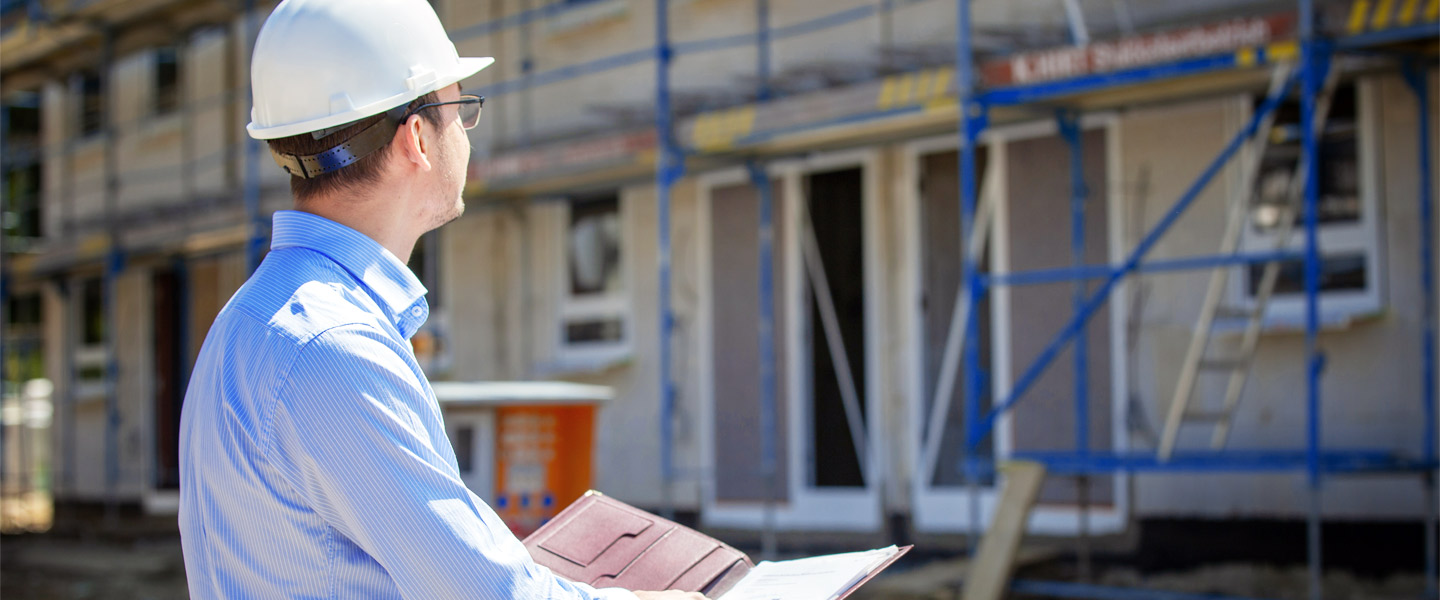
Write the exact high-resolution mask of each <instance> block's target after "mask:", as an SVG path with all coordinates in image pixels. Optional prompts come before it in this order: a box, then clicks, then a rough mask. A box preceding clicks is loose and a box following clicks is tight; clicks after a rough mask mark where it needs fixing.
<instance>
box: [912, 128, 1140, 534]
mask: <svg viewBox="0 0 1440 600" xmlns="http://www.w3.org/2000/svg"><path fill="white" fill-rule="evenodd" d="M1081 127H1082V128H1083V129H1085V130H1095V129H1103V130H1104V132H1105V136H1106V137H1105V141H1106V154H1107V156H1106V179H1107V182H1106V183H1107V188H1108V189H1109V193H1108V198H1107V212H1108V221H1109V222H1108V236H1107V238H1108V239H1107V244H1108V245H1107V248H1108V255H1109V257H1110V261H1111V262H1112V263H1113V262H1118V261H1119V260H1121V259H1123V258H1124V255H1125V252H1126V249H1127V245H1126V240H1125V239H1124V236H1125V232H1124V226H1123V224H1124V218H1123V217H1124V191H1123V188H1122V176H1123V175H1122V174H1123V169H1122V168H1121V164H1120V163H1121V153H1120V145H1119V142H1120V136H1119V132H1120V131H1119V119H1118V118H1117V117H1116V116H1115V115H1114V114H1113V113H1104V114H1093V115H1086V116H1085V117H1084V118H1082V120H1081ZM1057 133H1058V128H1057V127H1056V125H1055V122H1054V121H1053V120H1049V119H1047V120H1043V121H1033V122H1026V123H1020V124H1015V125H1006V126H1002V127H996V128H991V129H989V130H987V131H986V132H985V133H984V134H983V136H982V137H981V139H980V143H981V144H982V145H983V146H987V147H989V148H990V154H989V156H988V157H987V161H994V162H993V163H992V164H994V166H995V170H994V171H993V173H994V174H995V176H996V181H995V182H994V183H993V184H992V185H993V186H994V190H995V193H996V195H995V197H996V199H997V200H999V201H998V202H996V205H995V206H994V211H993V212H992V215H993V221H992V223H991V230H990V244H991V252H990V265H989V267H990V272H991V273H995V274H1003V273H1008V272H1009V271H1010V250H1009V246H1010V244H1009V240H1010V235H1011V232H1010V224H1009V214H1010V211H1009V202H1008V198H1009V189H1008V185H1007V174H1008V169H1009V168H1010V166H1009V164H1008V161H1007V157H1006V154H1007V153H1006V147H1007V145H1008V143H1009V142H1011V141H1020V140H1026V139H1033V138H1038V137H1047V136H1052V135H1056V134H1057ZM957 148H958V139H957V137H956V136H955V135H953V134H951V135H944V136H936V137H931V138H925V139H920V140H915V141H912V142H910V143H907V144H905V145H904V147H903V154H904V158H903V160H902V161H901V169H902V174H901V181H902V182H903V185H902V189H901V190H900V194H901V196H900V197H901V199H902V202H900V203H899V207H900V210H901V211H903V214H902V215H901V223H902V229H903V230H904V231H903V232H902V235H903V237H904V239H905V240H906V241H905V244H904V248H903V252H905V253H906V255H907V256H905V257H904V261H903V264H905V265H906V274H905V279H906V284H907V285H908V286H909V294H908V296H909V302H908V303H907V306H906V307H905V309H904V310H907V311H908V312H909V314H908V315H907V318H906V322H907V327H908V329H909V332H908V337H909V339H910V347H909V350H910V352H911V356H912V357H913V359H912V360H911V361H910V364H911V368H910V369H909V372H908V373H906V375H907V376H908V379H909V384H908V387H909V388H910V394H908V395H909V397H910V398H911V399H912V401H911V402H910V410H909V415H910V422H911V427H910V431H911V432H912V433H911V437H912V439H914V440H915V441H916V444H913V445H912V446H913V447H912V448H910V449H909V452H912V453H914V455H913V456H914V457H915V458H914V459H912V460H911V461H909V462H910V464H911V465H913V467H912V469H911V482H910V484H911V498H912V502H913V510H914V513H913V516H914V522H915V527H916V529H918V530H920V531H926V532H968V531H970V529H971V527H970V493H969V492H968V491H967V490H965V489H964V488H963V487H954V488H950V487H945V488H940V487H936V486H932V485H931V484H930V474H929V473H922V472H921V471H922V469H923V465H920V464H919V460H918V457H919V452H918V444H919V443H920V440H923V439H924V430H925V426H924V425H925V416H926V415H924V414H923V413H924V412H925V411H924V408H925V402H924V398H923V395H924V394H925V393H926V389H925V373H924V360H923V357H924V355H925V347H924V346H925V344H924V323H923V321H924V315H923V314H922V313H921V311H920V310H919V307H920V302H921V299H922V295H923V294H924V290H923V286H922V283H921V281H920V264H921V260H922V259H923V257H922V253H923V249H922V240H921V239H920V237H921V236H920V232H921V224H920V202H921V199H920V194H919V184H920V160H921V158H922V157H923V156H925V155H926V154H930V153H933V152H940V151H945V150H955V149H957ZM1126 287H1127V286H1121V287H1120V288H1117V290H1116V291H1115V292H1114V293H1113V294H1112V295H1111V298H1110V339H1111V345H1110V348H1111V351H1110V358H1111V360H1110V364H1111V437H1112V439H1111V443H1112V444H1113V447H1114V448H1115V450H1116V451H1117V452H1118V451H1123V450H1124V449H1126V448H1127V447H1128V439H1127V438H1126V436H1125V420H1124V415H1125V402H1126V400H1125V399H1126V398H1127V397H1128V396H1129V391H1128V389H1127V387H1128V381H1127V378H1126V377H1125V356H1126V348H1125V326H1124V325H1125V321H1124V317H1125V314H1126V311H1127V307H1126V299H1127V297H1128V296H1127V294H1126V293H1125V291H1124V290H1125V288H1126ZM990 318H991V319H993V320H992V323H993V324H994V327H993V328H992V330H991V355H992V360H991V373H990V377H991V381H992V382H993V385H992V390H991V393H992V396H993V397H995V398H1001V397H1004V396H1005V395H1006V394H1008V393H1009V391H1010V388H1011V385H1012V384H1013V377H1012V375H1011V371H1012V367H1013V366H1014V365H1013V362H1012V356H1011V324H1012V315H1011V304H1010V288H1009V287H1008V286H998V287H996V288H994V290H993V291H992V292H991V302H990ZM954 409H955V407H952V410H954ZM1013 425H1014V423H1013V418H1012V414H1011V413H1009V412H1006V413H1004V414H1002V415H1000V417H999V418H998V419H997V420H996V423H995V428H994V432H993V435H994V436H995V456H996V457H998V458H1004V457H1007V456H1010V455H1011V453H1012V452H1013V451H1014V447H1013V433H1014V428H1013ZM997 482H998V479H997ZM1128 488H1129V480H1128V476H1127V475H1125V474H1124V473H1116V474H1115V475H1114V499H1115V501H1114V503H1113V504H1112V505H1111V506H1109V507H1097V506H1092V507H1091V508H1090V511H1089V529H1090V532H1091V533H1114V532H1120V531H1123V530H1124V528H1125V523H1126V520H1127V515H1128V514H1129V496H1128V494H1126V493H1125V490H1127V489H1128ZM998 495H999V494H998V488H997V487H994V486H988V487H987V486H981V487H979V489H978V490H977V492H976V496H977V502H978V504H979V509H980V511H979V512H980V526H981V528H982V529H983V528H985V527H988V524H989V523H990V521H991V519H992V518H993V515H994V510H995V504H996V502H997V500H998ZM1079 517H1080V511H1079V508H1078V507H1077V506H1067V505H1057V504H1038V505H1036V507H1035V509H1034V510H1033V511H1032V512H1031V515H1030V521H1029V525H1028V530H1029V531H1030V532H1031V533H1037V534H1044V535H1077V534H1078V533H1079V529H1080V518H1079Z"/></svg>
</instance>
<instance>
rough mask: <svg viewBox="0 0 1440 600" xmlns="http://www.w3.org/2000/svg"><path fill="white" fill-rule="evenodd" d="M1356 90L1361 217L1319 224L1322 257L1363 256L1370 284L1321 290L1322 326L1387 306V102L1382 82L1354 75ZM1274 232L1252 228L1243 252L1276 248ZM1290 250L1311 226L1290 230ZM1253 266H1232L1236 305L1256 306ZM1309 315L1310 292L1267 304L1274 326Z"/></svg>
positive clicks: (1247, 107)
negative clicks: (1384, 133) (1384, 229)
mask: <svg viewBox="0 0 1440 600" xmlns="http://www.w3.org/2000/svg"><path fill="white" fill-rule="evenodd" d="M1346 83H1350V84H1353V90H1354V94H1355V121H1356V123H1355V127H1356V133H1355V137H1356V140H1355V143H1356V160H1357V162H1358V164H1357V170H1358V176H1359V190H1358V193H1359V201H1360V216H1359V219H1357V220H1355V221H1349V222H1340V223H1321V224H1320V225H1319V226H1318V227H1317V235H1318V238H1319V245H1320V256H1321V260H1322V261H1323V260H1325V259H1327V258H1332V259H1333V258H1341V257H1343V256H1346V255H1351V254H1357V253H1358V254H1361V255H1363V256H1364V260H1365V287H1364V288H1363V289H1360V290H1321V291H1320V293H1319V299H1320V302H1319V304H1320V321H1321V324H1322V326H1329V327H1338V326H1345V325H1347V324H1349V323H1350V322H1352V321H1354V320H1357V319H1362V318H1364V317H1367V316H1372V315H1376V314H1378V313H1380V312H1382V311H1384V310H1385V307H1386V297H1385V288H1386V285H1387V277H1386V272H1385V262H1386V261H1385V256H1384V244H1383V243H1381V237H1380V227H1381V224H1382V223H1383V222H1384V212H1383V206H1384V203H1383V202H1382V201H1381V196H1382V195H1383V194H1384V182H1383V174H1382V173H1381V171H1380V170H1381V168H1382V166H1383V165H1382V164H1381V160H1380V156H1381V154H1380V153H1381V148H1382V144H1383V140H1382V139H1381V136H1382V132H1381V127H1380V126H1381V110H1380V107H1381V104H1382V99H1381V98H1380V97H1379V91H1380V90H1379V87H1380V85H1379V83H1380V82H1378V81H1376V80H1375V79H1374V78H1373V77H1354V78H1353V79H1351V80H1350V81H1349V82H1346ZM1252 100H1253V96H1250V95H1247V96H1245V102H1244V110H1243V111H1242V116H1243V117H1244V118H1245V119H1248V118H1249V117H1250V115H1251V114H1253V108H1251V107H1252V106H1253V102H1252ZM1276 242H1277V240H1276V235H1275V234H1274V233H1273V232H1258V231H1256V230H1255V229H1254V228H1253V227H1251V226H1250V220H1249V219H1248V218H1247V220H1246V226H1245V229H1244V231H1243V232H1242V233H1241V237H1240V251H1241V252H1271V251H1274V250H1275V248H1276ZM1286 248H1287V249H1289V250H1291V251H1294V252H1303V251H1304V248H1305V228H1304V227H1303V226H1301V225H1299V224H1297V225H1296V226H1295V227H1294V228H1293V229H1292V231H1291V232H1290V236H1289V240H1288V241H1287V242H1286ZM1247 273H1248V268H1245V267H1241V268H1236V269H1232V272H1231V279H1230V285H1229V288H1230V289H1229V297H1230V301H1231V303H1232V304H1233V305H1235V306H1238V307H1242V308H1247V309H1253V308H1254V307H1255V306H1256V301H1255V297H1254V296H1253V295H1252V294H1250V291H1249V279H1248V276H1247ZM1304 319H1305V294H1304V293H1288V294H1280V293H1275V294H1274V295H1272V296H1271V297H1270V301H1269V304H1268V305H1267V306H1266V307H1265V315H1264V317H1263V319H1262V326H1263V327H1264V328H1265V329H1269V330H1288V329H1293V328H1297V327H1302V326H1303V324H1304Z"/></svg>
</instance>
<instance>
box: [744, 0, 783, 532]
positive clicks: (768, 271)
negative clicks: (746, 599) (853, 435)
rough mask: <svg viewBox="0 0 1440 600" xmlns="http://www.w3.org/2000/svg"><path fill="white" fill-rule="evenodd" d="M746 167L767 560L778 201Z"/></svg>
mask: <svg viewBox="0 0 1440 600" xmlns="http://www.w3.org/2000/svg"><path fill="white" fill-rule="evenodd" d="M761 1H762V2H763V1H764V0H761ZM745 167H746V169H748V170H749V171H750V184H751V185H752V186H754V187H755V191H756V194H758V195H759V198H760V214H759V215H758V216H759V219H760V221H759V222H760V226H759V236H758V237H759V241H760V265H759V275H760V281H759V286H758V288H759V291H760V305H759V309H760V327H759V338H760V354H759V356H760V474H761V475H762V476H763V477H764V478H765V515H764V519H765V522H764V524H763V529H762V531H761V532H760V554H761V556H762V557H763V559H764V560H774V559H775V554H776V540H775V503H776V502H777V501H779V498H777V497H776V496H777V495H778V492H779V471H780V469H779V465H778V460H777V457H776V450H777V449H776V445H777V444H776V443H775V442H776V439H775V438H776V433H777V432H776V423H777V422H778V421H779V415H778V414H777V412H776V407H775V294H774V289H775V269H774V267H775V265H774V258H773V257H774V247H775V204H774V201H773V200H774V198H773V191H772V189H771V184H770V176H769V174H768V173H766V172H765V167H764V165H763V164H761V163H758V162H756V161H753V160H752V161H748V162H746V163H745Z"/></svg>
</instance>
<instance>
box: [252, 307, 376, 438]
mask: <svg viewBox="0 0 1440 600" xmlns="http://www.w3.org/2000/svg"><path fill="white" fill-rule="evenodd" d="M351 326H359V327H363V328H365V329H368V330H371V331H374V332H376V333H380V334H384V333H385V332H384V331H381V330H380V329H378V328H376V327H374V326H372V325H370V324H369V323H365V322H362V321H351V322H346V323H339V324H336V325H331V326H330V327H327V328H325V329H322V330H320V331H317V332H315V334H314V335H311V336H310V337H308V338H305V339H304V340H301V341H300V342H299V343H298V344H296V346H295V351H294V352H293V353H291V355H290V359H289V363H288V364H286V365H285V367H284V369H283V370H281V371H280V374H279V376H278V377H276V378H275V384H274V385H273V386H271V388H270V397H269V403H268V405H267V406H266V407H265V409H264V411H263V412H262V414H261V417H260V418H261V425H260V455H261V457H263V458H264V459H265V461H266V462H269V461H270V451H271V450H272V449H273V447H274V425H275V408H276V406H277V405H278V404H280V390H281V389H283V388H284V387H285V384H287V383H289V382H290V373H291V371H293V370H294V369H295V363H297V362H300V355H301V354H303V353H304V352H305V349H306V348H308V347H309V346H310V344H311V343H312V342H314V341H315V340H317V339H319V338H320V336H323V335H325V334H327V333H330V332H331V331H334V330H336V329H340V328H342V327H351Z"/></svg>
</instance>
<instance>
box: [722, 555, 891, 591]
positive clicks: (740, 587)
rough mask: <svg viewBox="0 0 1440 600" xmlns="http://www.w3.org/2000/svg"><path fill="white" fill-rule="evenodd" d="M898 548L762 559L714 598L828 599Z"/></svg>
mask: <svg viewBox="0 0 1440 600" xmlns="http://www.w3.org/2000/svg"><path fill="white" fill-rule="evenodd" d="M899 551H900V550H899V549H898V548H896V547H895V546H890V547H888V548H881V549H879V550H869V551H866V552H849V553H846V554H831V555H828V556H814V557H811V558H800V559H796V560H785V561H779V562H770V561H766V562H762V563H760V564H758V565H755V568H754V569H751V570H750V573H749V574H748V575H746V576H745V578H744V579H742V580H740V583H738V584H735V587H733V588H730V591H729V592H726V593H725V595H724V596H721V597H720V598H719V599H717V600H831V599H832V598H836V597H838V596H839V595H840V594H841V593H842V592H844V591H846V590H848V589H850V588H851V587H852V586H854V585H855V584H856V583H858V582H859V581H860V580H861V579H864V578H865V576H866V575H868V574H869V573H870V572H871V571H873V570H875V568H876V567H878V566H880V563H883V562H885V560H886V559H888V558H890V557H892V556H895V554H896V553H897V552H899Z"/></svg>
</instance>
